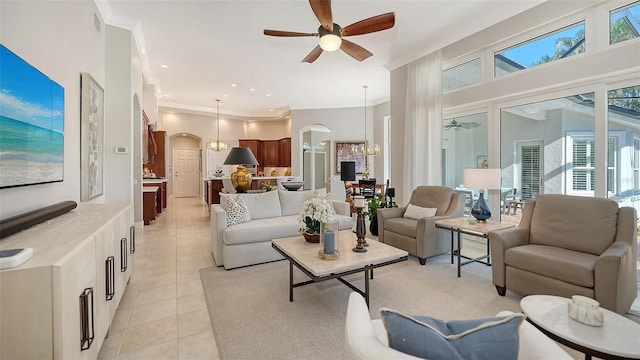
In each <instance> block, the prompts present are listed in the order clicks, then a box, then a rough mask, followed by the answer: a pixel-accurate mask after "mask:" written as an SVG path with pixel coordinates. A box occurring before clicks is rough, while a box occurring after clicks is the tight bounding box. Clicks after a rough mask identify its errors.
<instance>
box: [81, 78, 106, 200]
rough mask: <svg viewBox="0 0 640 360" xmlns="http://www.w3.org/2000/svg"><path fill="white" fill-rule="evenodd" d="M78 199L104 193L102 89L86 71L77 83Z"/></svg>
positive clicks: (91, 197) (89, 198)
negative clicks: (78, 137) (78, 133)
mask: <svg viewBox="0 0 640 360" xmlns="http://www.w3.org/2000/svg"><path fill="white" fill-rule="evenodd" d="M80 96H81V99H80V161H81V163H80V200H82V201H87V200H91V199H93V198H95V197H97V196H100V195H102V192H103V187H104V186H103V163H104V159H103V143H104V90H103V89H102V87H101V86H100V85H99V84H98V82H97V81H96V80H95V79H94V78H93V77H92V76H91V74H89V73H82V75H81V86H80Z"/></svg>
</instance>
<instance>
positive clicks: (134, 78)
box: [104, 25, 153, 222]
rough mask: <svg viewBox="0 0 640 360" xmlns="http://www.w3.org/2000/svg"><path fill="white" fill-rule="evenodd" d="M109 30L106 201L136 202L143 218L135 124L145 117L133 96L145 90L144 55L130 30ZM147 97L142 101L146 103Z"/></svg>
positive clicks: (137, 213) (136, 216)
mask: <svg viewBox="0 0 640 360" xmlns="http://www.w3.org/2000/svg"><path fill="white" fill-rule="evenodd" d="M106 33H107V41H106V48H107V61H106V72H107V81H106V86H105V139H104V149H105V151H104V164H105V183H106V188H107V189H106V190H105V201H106V202H125V203H129V202H133V203H134V219H135V221H137V222H141V221H142V184H141V177H142V175H141V173H142V169H141V167H140V165H137V166H135V167H134V163H135V161H134V154H135V153H136V151H135V147H136V144H137V146H141V139H140V135H139V134H141V132H140V131H137V133H138V136H134V134H135V133H136V131H135V130H136V129H135V128H134V127H140V126H142V120H140V113H139V112H138V113H134V100H133V98H134V95H135V94H139V95H138V98H140V97H141V96H140V94H142V93H143V89H142V69H141V67H140V63H141V62H140V56H139V54H138V50H137V47H136V45H135V41H134V39H133V36H132V34H131V32H130V31H129V30H125V29H121V28H118V27H114V26H110V25H108V26H106ZM151 100H153V99H151ZM145 101H146V100H143V103H142V104H140V105H142V106H143V107H144V106H145V103H144V102H145ZM136 119H137V120H136ZM134 139H136V140H137V141H134ZM116 146H125V147H127V148H129V153H128V154H116V153H115V151H114V150H113V149H114V147H116ZM136 160H139V161H138V162H137V164H141V163H142V159H141V158H140V159H137V158H136ZM114 175H115V176H114Z"/></svg>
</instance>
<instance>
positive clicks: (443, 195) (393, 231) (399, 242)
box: [377, 186, 465, 265]
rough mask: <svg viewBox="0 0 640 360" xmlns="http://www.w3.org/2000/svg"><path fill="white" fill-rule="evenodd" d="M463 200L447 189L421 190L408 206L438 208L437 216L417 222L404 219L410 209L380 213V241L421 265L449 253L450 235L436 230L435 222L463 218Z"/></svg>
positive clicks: (431, 187)
mask: <svg viewBox="0 0 640 360" xmlns="http://www.w3.org/2000/svg"><path fill="white" fill-rule="evenodd" d="M464 202H465V199H464V196H463V195H462V194H460V193H458V192H455V191H454V190H453V189H451V188H449V187H446V186H418V187H417V188H416V189H415V190H413V193H412V194H411V199H410V200H409V204H412V205H416V206H420V207H424V208H436V209H437V210H436V215H435V216H432V217H426V218H421V219H418V220H415V219H408V218H405V217H404V214H405V211H406V210H407V207H406V206H405V207H398V208H383V209H378V212H377V217H378V240H379V241H380V242H383V243H385V244H387V245H390V246H394V247H397V248H400V249H403V250H405V251H407V252H408V253H409V254H411V255H413V256H417V257H418V260H419V261H420V264H421V265H424V264H425V263H426V261H427V258H428V257H431V256H435V255H439V254H443V253H445V252H447V251H449V250H450V245H449V244H450V238H449V236H447V233H445V232H444V231H442V230H441V229H437V228H436V221H438V220H442V219H448V218H455V217H461V216H462V215H463V212H464Z"/></svg>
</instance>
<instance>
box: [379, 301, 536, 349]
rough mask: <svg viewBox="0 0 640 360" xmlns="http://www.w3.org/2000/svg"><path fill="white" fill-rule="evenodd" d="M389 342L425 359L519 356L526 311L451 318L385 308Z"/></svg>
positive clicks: (382, 311)
mask: <svg viewBox="0 0 640 360" xmlns="http://www.w3.org/2000/svg"><path fill="white" fill-rule="evenodd" d="M380 313H381V318H382V321H383V323H384V326H385V328H386V329H387V337H388V342H389V346H390V347H391V348H394V349H396V350H398V351H402V352H404V353H407V354H410V355H413V356H418V357H421V358H425V359H459V360H463V359H516V358H517V357H518V347H519V344H518V343H519V337H518V328H519V327H520V324H521V323H522V320H523V319H524V318H525V315H524V314H511V315H508V316H505V317H493V318H486V319H474V320H451V321H448V322H445V321H442V320H438V319H435V318H432V317H429V316H409V315H405V314H402V313H400V312H397V311H394V310H390V309H386V308H382V309H380Z"/></svg>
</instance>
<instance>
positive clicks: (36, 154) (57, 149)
mask: <svg viewBox="0 0 640 360" xmlns="http://www.w3.org/2000/svg"><path fill="white" fill-rule="evenodd" d="M0 142H2V147H1V149H2V152H0V161H3V160H7V161H9V160H18V161H33V162H42V163H49V162H53V163H62V161H63V160H64V153H63V149H64V135H63V134H62V133H60V132H57V131H53V130H50V129H45V128H43V127H39V126H35V125H31V124H27V123H25V122H22V121H18V120H14V119H10V118H8V117H5V116H1V115H0Z"/></svg>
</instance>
